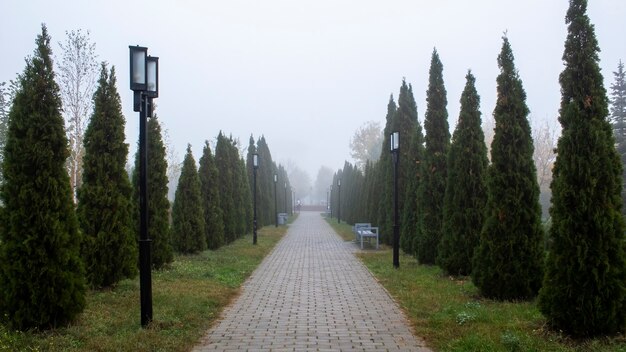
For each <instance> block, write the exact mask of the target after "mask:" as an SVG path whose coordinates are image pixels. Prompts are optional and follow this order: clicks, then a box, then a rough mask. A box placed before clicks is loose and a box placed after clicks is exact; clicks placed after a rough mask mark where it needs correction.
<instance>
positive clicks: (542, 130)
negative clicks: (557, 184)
mask: <svg viewBox="0 0 626 352" xmlns="http://www.w3.org/2000/svg"><path fill="white" fill-rule="evenodd" d="M558 132H559V131H558V129H557V128H556V127H555V125H554V121H553V122H549V121H544V122H543V123H535V125H534V126H533V144H534V147H535V151H534V153H533V159H534V161H535V167H536V168H537V182H538V183H539V189H540V190H541V191H542V192H543V191H545V190H549V188H550V182H552V166H553V165H554V161H555V160H556V143H557V140H558Z"/></svg>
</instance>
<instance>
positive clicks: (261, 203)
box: [256, 136, 275, 228]
mask: <svg viewBox="0 0 626 352" xmlns="http://www.w3.org/2000/svg"><path fill="white" fill-rule="evenodd" d="M257 152H258V153H259V170H258V171H257V179H256V181H257V192H258V194H257V197H258V198H257V212H258V216H257V217H258V221H259V228H261V227H263V226H265V225H273V224H274V221H275V216H274V172H275V170H274V166H273V165H274V162H273V161H272V153H271V152H270V149H269V146H268V145H267V141H266V140H265V137H264V136H261V138H259V140H258V141H257Z"/></svg>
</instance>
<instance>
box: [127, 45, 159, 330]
mask: <svg viewBox="0 0 626 352" xmlns="http://www.w3.org/2000/svg"><path fill="white" fill-rule="evenodd" d="M128 48H129V49H130V89H131V90H132V91H133V92H134V96H133V110H134V111H138V112H139V213H140V227H139V289H140V297H141V298H140V299H141V326H143V327H146V326H148V324H150V322H151V321H152V273H151V269H152V259H151V256H150V249H151V248H150V246H151V240H150V238H148V174H147V170H148V146H147V131H146V122H147V119H148V116H150V117H152V109H153V104H152V99H154V98H157V97H158V96H159V58H158V57H151V56H148V48H145V47H141V46H129V47H128Z"/></svg>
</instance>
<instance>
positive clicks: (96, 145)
mask: <svg viewBox="0 0 626 352" xmlns="http://www.w3.org/2000/svg"><path fill="white" fill-rule="evenodd" d="M93 106H94V111H93V114H92V115H91V119H90V122H89V125H88V126H87V130H86V132H85V136H84V144H85V146H84V147H85V155H84V157H83V159H82V161H83V165H84V169H83V172H82V177H83V180H82V182H81V184H82V186H81V187H80V188H79V190H78V208H77V213H78V219H79V223H80V228H81V230H82V233H83V235H84V239H83V244H82V246H81V252H82V253H81V254H82V257H83V260H84V262H85V269H86V271H87V281H88V283H89V284H90V285H91V286H93V287H107V286H111V285H113V284H115V283H116V282H118V281H119V280H121V279H123V278H126V277H133V276H134V275H135V274H136V272H137V243H136V239H135V234H134V231H133V219H132V218H131V216H132V209H133V208H132V204H131V196H132V188H131V186H130V180H129V179H128V174H127V173H126V170H125V166H126V158H127V157H128V145H127V144H126V143H124V138H125V137H124V125H125V124H126V121H125V119H124V115H123V114H122V105H121V103H120V95H119V94H118V92H117V87H116V78H115V68H111V71H110V72H109V71H108V70H107V67H106V64H104V63H103V64H102V67H101V70H100V79H99V81H98V88H97V90H96V92H95V94H94V96H93Z"/></svg>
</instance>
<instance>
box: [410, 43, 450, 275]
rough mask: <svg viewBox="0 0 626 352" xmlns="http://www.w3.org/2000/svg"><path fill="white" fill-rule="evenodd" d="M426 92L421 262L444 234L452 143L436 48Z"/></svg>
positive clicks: (426, 261) (434, 255)
mask: <svg viewBox="0 0 626 352" xmlns="http://www.w3.org/2000/svg"><path fill="white" fill-rule="evenodd" d="M429 77H430V78H429V83H428V91H427V92H426V118H425V119H424V129H425V130H426V137H425V142H426V148H425V150H424V162H422V163H420V165H421V167H422V172H421V178H422V179H421V182H420V185H419V188H418V191H417V201H418V202H419V203H420V205H419V209H420V213H419V225H418V226H419V227H420V230H419V234H420V237H419V239H418V246H417V258H418V260H419V261H420V263H423V264H434V263H435V259H436V258H437V247H438V246H439V241H440V240H441V236H442V233H441V231H442V222H443V197H444V194H445V192H446V175H447V173H446V156H447V155H448V148H449V145H450V127H449V126H448V110H447V109H446V106H447V105H448V99H447V98H446V88H445V86H444V84H443V64H442V63H441V60H440V59H439V54H437V50H436V49H435V50H433V55H432V59H431V61H430V76H429Z"/></svg>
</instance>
